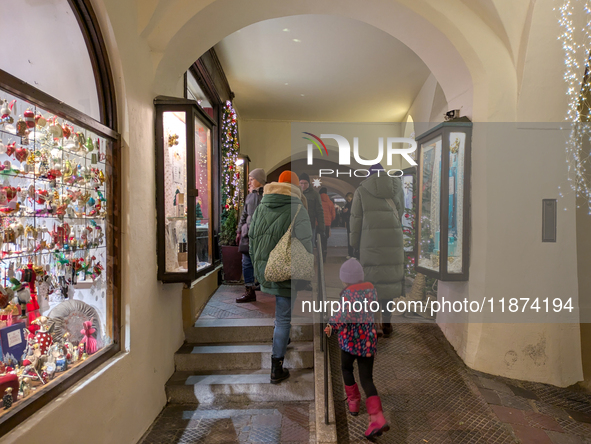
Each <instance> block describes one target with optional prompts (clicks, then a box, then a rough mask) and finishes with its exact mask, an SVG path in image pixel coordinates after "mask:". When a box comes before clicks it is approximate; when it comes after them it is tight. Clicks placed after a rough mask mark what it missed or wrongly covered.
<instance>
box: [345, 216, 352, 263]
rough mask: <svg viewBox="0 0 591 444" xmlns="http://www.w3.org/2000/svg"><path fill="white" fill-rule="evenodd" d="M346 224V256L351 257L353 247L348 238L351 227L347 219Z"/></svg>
mask: <svg viewBox="0 0 591 444" xmlns="http://www.w3.org/2000/svg"><path fill="white" fill-rule="evenodd" d="M345 225H346V226H347V256H350V257H353V253H354V252H353V247H352V246H351V241H350V240H349V234H350V233H351V229H350V227H349V221H348V220H347V221H346V222H345Z"/></svg>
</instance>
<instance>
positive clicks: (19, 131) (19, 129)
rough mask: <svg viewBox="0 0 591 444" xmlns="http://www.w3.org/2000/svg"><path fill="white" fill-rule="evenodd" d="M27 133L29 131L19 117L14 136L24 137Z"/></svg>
mask: <svg viewBox="0 0 591 444" xmlns="http://www.w3.org/2000/svg"><path fill="white" fill-rule="evenodd" d="M28 132H29V130H28V128H27V124H26V122H25V121H24V120H23V118H22V117H20V118H19V119H18V122H16V135H17V136H21V137H24V136H26V135H27V134H28Z"/></svg>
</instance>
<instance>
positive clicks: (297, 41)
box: [293, 39, 301, 43]
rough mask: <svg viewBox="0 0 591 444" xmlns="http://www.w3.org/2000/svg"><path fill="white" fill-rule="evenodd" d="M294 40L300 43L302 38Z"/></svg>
mask: <svg viewBox="0 0 591 444" xmlns="http://www.w3.org/2000/svg"><path fill="white" fill-rule="evenodd" d="M293 41H294V42H296V43H300V42H301V40H300V39H293Z"/></svg>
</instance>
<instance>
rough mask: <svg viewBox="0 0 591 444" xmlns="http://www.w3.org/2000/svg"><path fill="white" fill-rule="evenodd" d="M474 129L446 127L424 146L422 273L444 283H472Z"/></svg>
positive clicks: (423, 140) (428, 136)
mask: <svg viewBox="0 0 591 444" xmlns="http://www.w3.org/2000/svg"><path fill="white" fill-rule="evenodd" d="M471 134H472V124H471V123H470V122H469V121H465V122H464V121H457V122H456V121H454V122H445V123H442V124H440V125H438V126H436V127H435V128H433V129H432V130H430V131H428V132H427V133H425V134H423V135H421V136H420V137H417V144H418V146H419V162H418V174H417V177H418V202H417V211H418V212H417V221H416V222H417V223H416V227H417V231H416V256H417V257H416V259H415V263H416V270H417V271H418V272H420V273H423V274H425V275H427V276H429V277H432V278H434V279H440V280H444V281H445V280H450V281H453V280H467V279H468V267H469V257H468V256H469V245H468V240H469V237H468V233H469V221H470V219H469V210H468V208H469V205H468V204H469V192H470V186H469V177H470V176H469V171H470V149H471V146H470V145H471Z"/></svg>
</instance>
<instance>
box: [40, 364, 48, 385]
mask: <svg viewBox="0 0 591 444" xmlns="http://www.w3.org/2000/svg"><path fill="white" fill-rule="evenodd" d="M48 381H49V374H48V373H47V364H45V365H44V366H43V367H42V368H41V382H42V383H43V385H45V384H47V382H48Z"/></svg>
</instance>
